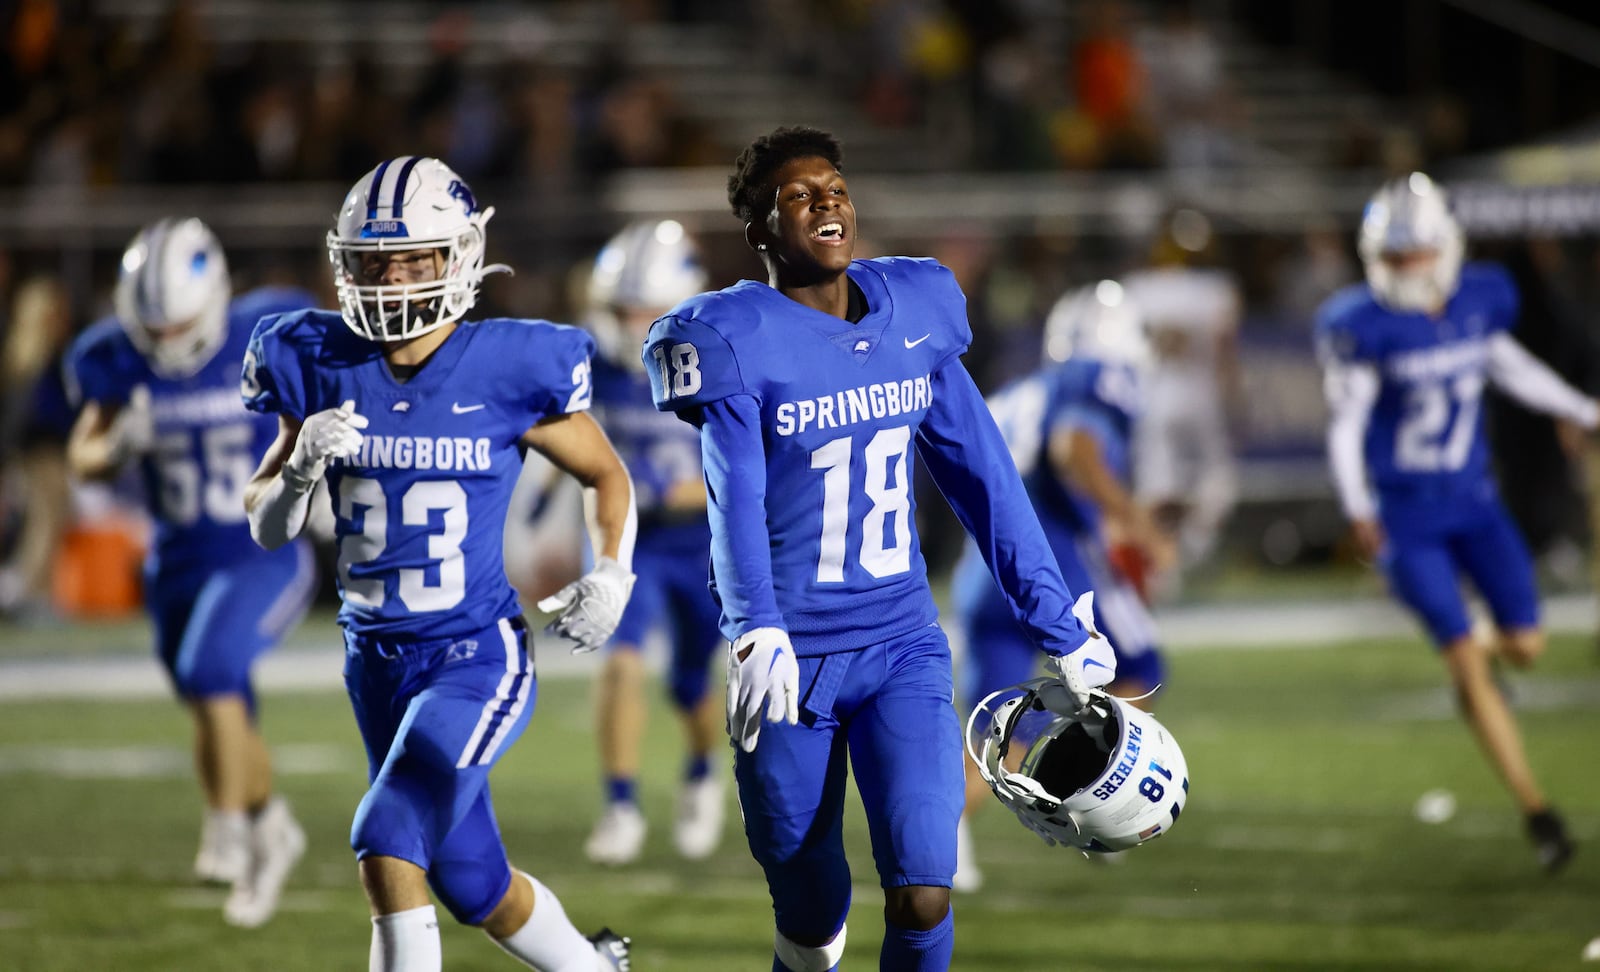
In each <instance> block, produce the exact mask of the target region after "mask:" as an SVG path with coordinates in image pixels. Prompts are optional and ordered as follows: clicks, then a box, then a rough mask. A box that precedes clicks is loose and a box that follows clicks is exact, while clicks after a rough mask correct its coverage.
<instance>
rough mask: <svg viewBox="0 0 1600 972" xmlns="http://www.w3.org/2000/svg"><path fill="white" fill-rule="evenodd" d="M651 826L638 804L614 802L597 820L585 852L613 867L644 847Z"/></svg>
mask: <svg viewBox="0 0 1600 972" xmlns="http://www.w3.org/2000/svg"><path fill="white" fill-rule="evenodd" d="M648 829H649V827H648V826H647V825H646V824H645V820H644V815H643V814H641V813H640V812H639V808H638V807H636V806H634V805H633V804H631V803H623V802H618V803H613V804H611V805H610V806H608V807H606V812H605V813H603V814H601V815H600V819H599V820H598V821H596V822H595V825H594V830H593V831H592V832H591V833H590V834H589V839H588V840H587V841H585V842H584V844H583V852H584V854H585V855H587V856H588V858H589V860H591V861H594V862H595V863H596V864H609V865H611V866H613V867H615V866H618V865H621V864H630V863H632V862H633V861H635V860H637V859H638V857H639V852H640V851H642V850H643V849H644V835H645V831H647V830H648Z"/></svg>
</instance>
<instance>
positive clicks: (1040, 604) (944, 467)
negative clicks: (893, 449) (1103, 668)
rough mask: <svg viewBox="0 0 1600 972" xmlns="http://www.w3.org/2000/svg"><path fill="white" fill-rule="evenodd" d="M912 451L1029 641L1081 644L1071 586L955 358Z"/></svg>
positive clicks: (1047, 646)
mask: <svg viewBox="0 0 1600 972" xmlns="http://www.w3.org/2000/svg"><path fill="white" fill-rule="evenodd" d="M917 452H918V453H919V454H920V455H921V456H922V461H923V463H924V464H925V465H926V466H927V469H928V472H929V474H930V475H931V476H932V477H933V481H934V482H935V483H937V484H938V486H939V490H940V491H941V492H942V493H944V497H945V499H946V500H947V501H949V503H950V507H951V509H953V510H954V511H955V514H956V518H957V519H959V520H960V521H961V525H962V526H963V527H965V528H966V530H967V533H968V534H969V535H970V536H971V537H972V539H973V541H974V542H975V543H976V544H977V546H978V551H979V552H980V553H982V554H983V560H984V563H986V564H988V565H989V571H990V573H992V574H993V575H994V579H995V582H996V583H998V584H999V585H1000V593H1001V594H1002V595H1003V596H1004V597H1005V600H1006V604H1007V606H1008V607H1010V608H1011V613H1012V615H1013V616H1015V617H1016V619H1017V623H1018V624H1020V625H1021V626H1022V628H1023V630H1024V631H1026V632H1027V633H1028V637H1029V638H1030V639H1032V641H1033V643H1034V644H1036V645H1038V646H1039V647H1040V648H1042V649H1043V650H1044V651H1046V652H1048V653H1050V654H1052V655H1065V654H1067V653H1068V652H1070V651H1072V650H1073V649H1074V648H1077V647H1078V646H1079V645H1081V644H1083V642H1084V641H1085V640H1086V639H1087V638H1088V632H1086V631H1084V630H1083V625H1081V624H1079V623H1078V619H1077V618H1075V617H1073V615H1072V602H1073V600H1074V596H1073V592H1072V591H1071V590H1069V589H1068V588H1067V584H1066V581H1064V580H1062V578H1061V568H1060V567H1059V566H1058V565H1057V564H1056V557H1055V554H1054V553H1053V552H1052V551H1051V550H1050V544H1049V543H1048V542H1047V541H1046V540H1045V536H1044V529H1043V528H1042V527H1041V526H1040V525H1039V517H1038V514H1036V513H1035V512H1034V510H1033V503H1032V502H1031V501H1030V500H1029V498H1028V493H1027V490H1026V489H1025V488H1024V487H1023V485H1022V477H1021V476H1019V475H1018V474H1017V467H1016V465H1015V463H1013V462H1012V460H1011V453H1010V451H1008V450H1007V448H1006V443H1005V439H1004V438H1002V437H1001V435H1000V429H999V428H998V427H997V426H996V425H995V423H994V418H993V417H992V416H991V415H990V414H989V409H988V406H987V405H985V404H984V401H983V395H982V394H980V393H979V391H978V386H977V385H975V384H973V381H972V376H971V375H969V374H967V369H966V368H965V367H963V366H962V364H961V362H959V361H951V362H950V363H948V364H946V365H945V366H944V367H943V368H941V369H939V371H938V372H937V373H935V375H934V376H933V407H932V408H930V409H929V410H928V415H927V417H926V418H924V419H923V421H922V425H921V427H920V428H919V429H918V431H917Z"/></svg>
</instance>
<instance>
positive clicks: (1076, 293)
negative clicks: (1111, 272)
mask: <svg viewBox="0 0 1600 972" xmlns="http://www.w3.org/2000/svg"><path fill="white" fill-rule="evenodd" d="M1044 355H1045V358H1046V359H1047V360H1049V361H1053V362H1056V363H1057V364H1060V363H1061V362H1063V361H1066V360H1067V359H1068V358H1087V359H1092V360H1094V361H1103V362H1106V363H1108V364H1125V365H1129V366H1131V367H1133V368H1136V369H1138V368H1143V367H1145V366H1146V365H1148V364H1150V361H1151V352H1150V339H1149V337H1148V336H1147V335H1146V334H1145V324H1144V315H1143V314H1141V313H1139V309H1138V308H1137V307H1135V306H1134V305H1133V301H1132V300H1131V299H1130V298H1129V297H1128V294H1127V291H1125V290H1124V289H1123V287H1122V285H1121V284H1119V283H1117V282H1116V281H1115V280H1101V281H1098V282H1096V283H1092V284H1089V285H1088V286H1085V287H1080V288H1078V289H1077V290H1071V291H1068V292H1067V293H1065V294H1063V295H1062V296H1061V299H1060V300H1058V301H1056V304H1055V306H1054V307H1052V308H1051V309H1050V316H1048V317H1046V318H1045V322H1044Z"/></svg>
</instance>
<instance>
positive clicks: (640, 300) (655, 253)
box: [586, 219, 706, 370]
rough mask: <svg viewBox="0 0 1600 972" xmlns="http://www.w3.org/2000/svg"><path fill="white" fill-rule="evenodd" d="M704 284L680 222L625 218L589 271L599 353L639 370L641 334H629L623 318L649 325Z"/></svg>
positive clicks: (592, 318)
mask: <svg viewBox="0 0 1600 972" xmlns="http://www.w3.org/2000/svg"><path fill="white" fill-rule="evenodd" d="M705 286H706V272H705V269H704V268H703V267H701V265H700V260H699V257H698V255H697V253H696V251H695V245H694V241H693V240H692V239H690V237H689V234H688V233H687V232H685V230H684V228H683V224H682V223H679V222H678V221H677V220H672V219H664V220H645V221H642V222H636V223H629V224H628V225H627V226H625V227H623V229H622V231H621V232H619V233H618V234H617V235H616V236H613V237H612V238H611V239H610V240H609V241H608V242H607V243H606V245H605V246H604V247H602V248H601V249H600V252H599V254H597V255H596V256H595V258H594V268H593V270H591V271H590V273H589V287H588V293H587V294H586V299H587V303H588V314H587V317H588V322H589V327H590V330H591V331H592V332H593V333H594V339H595V344H596V345H597V346H598V347H599V349H600V353H601V354H604V355H605V356H606V357H607V358H609V359H611V360H612V361H614V362H616V363H618V364H621V365H624V366H626V367H630V368H634V369H637V370H643V368H644V361H643V359H642V352H643V349H644V338H645V333H644V331H642V330H640V331H638V333H634V329H633V328H630V327H629V326H628V322H627V320H626V318H628V317H629V316H635V315H637V316H638V317H639V318H640V319H641V320H643V319H644V318H648V319H649V320H648V321H645V325H646V326H648V324H649V322H650V321H654V320H655V319H656V318H657V317H660V316H661V315H662V314H665V313H666V312H667V311H669V310H671V309H672V308H673V307H674V306H676V305H677V304H679V303H681V302H682V301H685V300H688V299H689V298H690V297H693V296H694V295H695V294H698V293H700V292H701V291H702V290H704V289H705Z"/></svg>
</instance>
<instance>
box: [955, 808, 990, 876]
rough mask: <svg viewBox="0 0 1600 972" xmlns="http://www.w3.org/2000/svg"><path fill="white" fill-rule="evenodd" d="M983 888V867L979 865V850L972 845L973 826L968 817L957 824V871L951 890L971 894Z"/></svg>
mask: <svg viewBox="0 0 1600 972" xmlns="http://www.w3.org/2000/svg"><path fill="white" fill-rule="evenodd" d="M982 889H983V869H982V868H980V867H978V857H977V852H976V851H974V850H973V847H972V828H970V827H968V826H967V818H966V817H964V816H963V817H962V818H961V822H960V823H958V824H956V873H955V876H954V877H952V878H951V879H950V890H952V891H959V892H961V893H962V894H971V893H972V892H974V891H980V890H982Z"/></svg>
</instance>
